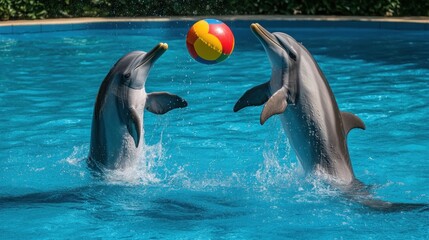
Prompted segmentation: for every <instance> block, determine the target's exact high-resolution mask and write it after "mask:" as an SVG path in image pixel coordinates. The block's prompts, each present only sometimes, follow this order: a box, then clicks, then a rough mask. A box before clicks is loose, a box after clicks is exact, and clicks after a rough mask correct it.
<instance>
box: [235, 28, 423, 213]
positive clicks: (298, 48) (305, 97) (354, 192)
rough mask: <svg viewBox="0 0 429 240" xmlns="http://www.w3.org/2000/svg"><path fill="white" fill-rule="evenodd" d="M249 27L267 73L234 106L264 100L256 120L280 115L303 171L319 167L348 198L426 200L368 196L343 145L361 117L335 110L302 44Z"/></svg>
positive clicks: (387, 206)
mask: <svg viewBox="0 0 429 240" xmlns="http://www.w3.org/2000/svg"><path fill="white" fill-rule="evenodd" d="M251 30H252V32H253V33H254V34H255V36H256V37H257V38H258V39H259V41H260V42H261V43H262V45H263V47H264V49H265V52H266V54H267V56H268V58H269V61H270V64H271V79H270V80H269V81H268V82H266V83H263V84H261V85H259V86H256V87H254V88H251V89H250V90H248V91H246V92H245V93H244V94H243V96H242V97H241V98H240V99H239V100H238V101H237V103H236V104H235V106H234V112H237V111H239V110H240V109H242V108H244V107H247V106H259V105H262V104H265V105H264V107H263V110H262V113H261V115H260V123H261V125H263V124H264V123H265V121H267V119H268V118H270V117H271V116H273V115H277V114H278V115H280V119H281V122H282V125H283V128H284V130H285V132H286V135H287V137H288V138H289V142H290V144H291V146H292V148H293V149H294V151H295V153H296V155H297V158H298V160H299V162H300V164H301V165H302V167H303V169H304V170H305V172H306V173H311V172H322V173H323V174H325V176H328V179H329V182H331V183H333V184H334V185H335V186H337V187H338V188H339V189H341V190H342V191H343V192H345V193H346V196H347V197H348V198H350V199H353V200H356V201H358V202H360V203H362V204H364V205H365V206H368V207H371V208H373V209H376V210H383V211H396V210H409V209H415V208H420V207H425V206H426V204H407V203H391V202H385V201H381V200H377V199H373V198H372V197H371V194H370V192H369V191H368V187H366V186H365V185H364V184H363V183H362V182H360V181H359V180H357V179H356V177H355V175H354V172H353V168H352V164H351V161H350V155H349V152H348V149H347V134H348V133H349V131H350V130H351V129H354V128H360V129H365V124H364V122H363V121H362V120H361V119H360V118H359V117H358V116H356V115H354V114H352V113H349V112H342V111H340V109H339V108H338V104H337V102H336V100H335V97H334V94H333V92H332V90H331V88H330V86H329V84H328V81H327V80H326V78H325V76H324V74H323V72H322V70H321V69H320V67H319V66H318V64H317V62H316V61H315V60H314V58H313V57H312V55H311V54H310V52H309V51H308V50H307V49H306V48H305V47H304V46H303V45H302V44H300V43H298V42H297V41H296V40H295V39H294V38H292V37H291V36H289V35H287V34H285V33H282V32H275V33H271V32H269V31H267V30H266V29H265V28H263V27H262V26H261V25H260V24H257V23H254V24H251Z"/></svg>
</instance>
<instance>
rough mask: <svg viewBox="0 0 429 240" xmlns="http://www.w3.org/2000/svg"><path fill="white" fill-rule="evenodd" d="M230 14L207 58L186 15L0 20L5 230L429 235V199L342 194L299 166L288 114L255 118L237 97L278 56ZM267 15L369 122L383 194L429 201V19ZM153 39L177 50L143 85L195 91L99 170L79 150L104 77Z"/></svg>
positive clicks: (367, 150)
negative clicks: (10, 26) (410, 25)
mask: <svg viewBox="0 0 429 240" xmlns="http://www.w3.org/2000/svg"><path fill="white" fill-rule="evenodd" d="M227 23H228V24H229V25H230V26H231V28H232V30H233V32H234V34H235V37H236V47H235V50H234V52H233V54H232V56H231V57H230V58H229V59H228V60H226V61H225V62H223V63H220V64H217V65H209V66H206V65H202V64H199V63H197V62H195V61H194V60H192V59H191V57H190V56H189V55H188V53H187V51H186V46H185V36H186V33H187V30H188V27H189V26H191V25H192V22H187V21H182V22H161V23H133V24H127V23H121V24H117V23H115V24H104V25H103V24H101V23H99V24H98V25H97V27H82V28H84V29H83V30H79V31H67V29H61V32H55V31H54V32H40V31H39V32H33V33H20V34H13V33H11V34H10V33H9V34H2V35H0V62H1V65H0V73H1V74H0V112H1V114H0V120H1V122H2V124H1V125H0V139H1V140H0V219H1V222H2V224H1V226H0V238H1V239H12V238H15V239H28V238H32V239H48V238H51V239H52V238H64V239H74V238H82V237H85V238H103V239H119V238H136V239H149V238H152V239H296V238H305V239H307V238H318V239H320V238H322V239H323V238H326V239H361V238H374V239H380V238H392V239H404V238H412V237H415V238H418V239H422V238H428V237H429V232H428V231H429V230H428V229H429V215H428V212H404V213H389V214H383V213H377V212H373V211H370V210H368V209H366V208H363V207H362V206H360V205H358V204H355V203H351V202H348V201H347V200H345V199H344V198H341V197H340V196H339V193H338V192H336V191H335V190H334V189H332V188H330V187H329V186H328V185H325V184H323V183H321V182H320V181H318V180H317V179H316V178H315V177H311V176H309V177H305V176H304V175H303V171H302V170H301V168H300V166H299V164H298V163H297V161H296V159H295V156H294V153H293V152H292V151H291V149H290V146H289V144H288V141H287V139H286V138H285V136H284V134H283V130H282V128H281V126H280V121H279V119H278V118H272V119H270V120H268V121H267V123H266V124H265V125H264V126H260V125H259V114H260V112H261V107H254V108H249V109H246V111H242V112H239V113H233V112H232V108H233V106H234V104H235V102H236V101H237V99H238V98H239V97H240V96H241V94H242V93H243V92H244V91H245V90H247V89H249V88H250V87H251V86H255V85H258V84H261V83H263V82H265V81H266V80H267V79H268V78H269V76H270V70H269V63H268V60H267V57H266V55H265V52H264V51H263V48H262V46H261V45H260V43H259V42H258V40H257V39H256V38H255V37H254V36H253V35H252V33H251V31H250V30H249V28H248V26H249V25H250V23H251V22H246V21H239V22H227ZM145 24H146V25H145ZM263 24H264V25H265V26H266V27H267V29H269V30H270V31H284V32H286V33H288V34H290V35H292V36H293V37H294V38H295V39H297V40H298V41H301V42H302V43H303V44H304V45H305V46H306V47H307V48H308V49H309V51H310V52H311V53H312V54H313V56H314V57H315V58H316V60H317V61H318V62H319V64H320V66H321V68H322V70H323V71H324V73H325V75H326V76H327V78H328V81H329V82H330V85H331V87H332V89H333V91H334V94H335V96H336V98H337V101H338V104H339V106H340V109H342V110H344V111H349V112H353V113H355V114H356V115H358V116H359V117H361V118H362V119H363V120H364V121H365V123H366V127H367V130H366V131H359V130H354V131H352V132H351V133H350V135H349V137H348V143H349V151H350V154H351V159H352V163H353V167H354V171H355V174H356V176H357V177H358V178H359V179H360V180H362V181H363V182H365V183H367V184H371V185H373V186H374V192H375V193H376V194H377V196H380V197H381V198H382V199H386V200H392V201H398V202H425V203H428V202H429V187H427V186H429V174H428V173H427V172H428V169H429V161H428V157H427V156H429V148H428V146H429V138H428V136H429V126H428V125H427V123H426V120H427V116H428V115H429V106H428V102H429V97H428V96H429V84H428V81H429V64H428V62H429V42H428V41H427V39H428V37H429V31H424V30H400V31H398V30H389V29H380V28H373V27H368V26H366V25H364V26H363V27H354V26H352V27H350V26H348V25H347V24H346V25H340V26H338V25H335V24H334V25H331V26H330V25H329V24H326V25H323V24H321V23H317V22H316V23H308V24H307V25H305V26H303V25H302V24H301V23H300V24H297V25H299V26H300V27H294V25H293V23H290V22H285V23H282V22H278V21H277V22H273V23H270V22H265V23H263ZM270 24H271V25H270ZM312 24H313V26H312ZM283 25H284V26H287V27H282V26H283ZM85 26H86V25H85ZM91 26H93V25H91ZM314 26H317V27H314ZM69 30H70V29H69ZM158 42H167V43H168V44H169V50H168V51H167V52H166V53H165V54H164V55H163V56H162V57H161V58H160V59H159V60H158V61H157V63H156V64H155V66H154V68H153V69H152V71H151V73H150V76H149V78H148V81H147V84H146V87H147V91H148V92H151V91H169V92H174V93H176V94H178V95H180V96H182V97H184V98H185V99H186V100H187V101H188V103H189V106H188V107H187V108H185V109H177V110H174V111H171V112H169V113H167V114H166V115H162V116H156V115H153V114H150V113H147V114H145V130H146V133H145V134H146V135H145V140H146V145H147V146H146V147H147V151H146V154H145V156H143V157H142V159H141V162H142V164H141V167H140V168H139V169H135V170H134V171H131V172H126V173H121V172H118V173H116V174H111V176H109V177H108V179H107V180H105V181H99V180H96V179H94V178H93V177H92V175H91V173H90V172H89V170H88V169H87V168H86V162H85V158H86V156H87V154H88V149H89V140H90V139H89V138H90V127H91V118H92V110H93V105H94V102H95V96H96V94H97V91H98V88H99V86H100V83H101V81H102V80H103V78H104V77H105V75H106V74H107V72H108V71H109V69H110V67H111V66H112V65H113V64H114V63H115V62H116V61H117V59H118V58H119V57H121V56H122V55H124V54H125V53H127V52H129V51H132V50H146V51H147V50H149V49H151V48H152V47H153V46H154V45H155V44H157V43H158Z"/></svg>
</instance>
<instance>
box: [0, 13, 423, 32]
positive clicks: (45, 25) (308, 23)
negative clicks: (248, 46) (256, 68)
mask: <svg viewBox="0 0 429 240" xmlns="http://www.w3.org/2000/svg"><path fill="white" fill-rule="evenodd" d="M204 18H217V19H220V20H222V21H225V22H227V23H229V24H231V23H246V24H247V25H248V22H249V21H258V22H265V21H269V22H275V23H276V22H277V23H278V26H285V27H352V28H374V29H394V30H426V31H427V30H429V17H361V16H305V15H300V16H295V15H294V16H286V15H235V16H190V17H174V16H173V17H138V18H59V19H43V20H16V21H15V20H12V21H0V34H20V33H38V32H56V31H74V30H85V29H106V28H132V27H142V26H144V25H142V24H146V25H147V24H149V25H150V24H152V27H168V24H171V23H173V24H174V23H175V24H176V25H177V24H178V23H180V22H189V23H192V22H194V21H197V20H199V19H204ZM139 24H140V25H139ZM146 25H145V26H146ZM236 25H237V24H236ZM238 25H239V26H241V25H240V24H238ZM170 27H171V26H170ZM173 27H174V26H173Z"/></svg>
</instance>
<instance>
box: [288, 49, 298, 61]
mask: <svg viewBox="0 0 429 240" xmlns="http://www.w3.org/2000/svg"><path fill="white" fill-rule="evenodd" d="M287 54H289V57H290V58H292V59H293V60H294V61H295V62H296V55H295V53H293V52H292V51H287Z"/></svg>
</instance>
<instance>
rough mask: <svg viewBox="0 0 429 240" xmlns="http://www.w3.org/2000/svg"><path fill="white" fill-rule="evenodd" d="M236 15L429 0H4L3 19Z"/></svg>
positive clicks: (404, 6) (426, 5)
mask: <svg viewBox="0 0 429 240" xmlns="http://www.w3.org/2000/svg"><path fill="white" fill-rule="evenodd" d="M234 14H280V15H297V14H302V15H315V14H318V15H358V16H410V15H414V16H429V0H212V1H209V0H174V1H171V0H0V19H3V20H7V19H36V18H58V17H144V16H195V15H234Z"/></svg>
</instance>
